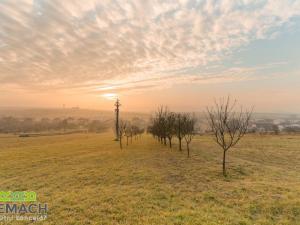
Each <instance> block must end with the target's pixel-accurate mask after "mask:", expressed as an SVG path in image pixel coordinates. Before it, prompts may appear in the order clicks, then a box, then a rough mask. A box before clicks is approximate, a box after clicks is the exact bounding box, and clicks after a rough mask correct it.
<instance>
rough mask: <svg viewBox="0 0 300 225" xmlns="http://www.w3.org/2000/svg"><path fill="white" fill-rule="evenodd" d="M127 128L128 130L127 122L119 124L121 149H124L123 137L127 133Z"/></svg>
mask: <svg viewBox="0 0 300 225" xmlns="http://www.w3.org/2000/svg"><path fill="white" fill-rule="evenodd" d="M126 128H127V122H125V121H123V120H121V121H120V123H119V143H120V148H121V149H122V148H123V145H122V139H123V136H124V134H125V132H126Z"/></svg>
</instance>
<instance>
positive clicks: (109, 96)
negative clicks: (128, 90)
mask: <svg viewBox="0 0 300 225" xmlns="http://www.w3.org/2000/svg"><path fill="white" fill-rule="evenodd" d="M101 96H102V97H103V98H105V99H107V100H115V99H117V98H118V94H116V93H105V94H102V95H101Z"/></svg>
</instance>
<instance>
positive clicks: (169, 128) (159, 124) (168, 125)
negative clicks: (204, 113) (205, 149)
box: [147, 106, 196, 157]
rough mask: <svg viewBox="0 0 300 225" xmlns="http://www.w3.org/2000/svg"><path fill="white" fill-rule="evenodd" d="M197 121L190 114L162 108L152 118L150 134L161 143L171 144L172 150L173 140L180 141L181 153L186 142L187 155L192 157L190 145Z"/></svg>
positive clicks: (149, 127) (149, 128)
mask: <svg viewBox="0 0 300 225" xmlns="http://www.w3.org/2000/svg"><path fill="white" fill-rule="evenodd" d="M195 124H196V119H195V117H194V116H193V115H191V114H189V113H174V112H171V111H169V109H168V108H167V107H164V106H161V107H159V108H158V110H157V111H156V113H155V115H154V116H153V117H152V118H151V121H150V125H149V126H148V129H147V130H148V133H151V134H152V135H153V137H155V138H156V139H157V140H158V141H159V142H161V143H162V144H164V145H167V142H168V144H169V147H170V148H172V140H173V138H174V137H175V138H177V139H178V143H179V145H178V146H179V151H182V141H183V140H185V143H186V149H187V155H188V157H189V156H190V143H191V141H192V139H193V137H194V135H195Z"/></svg>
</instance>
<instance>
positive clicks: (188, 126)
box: [183, 114, 196, 157]
mask: <svg viewBox="0 0 300 225" xmlns="http://www.w3.org/2000/svg"><path fill="white" fill-rule="evenodd" d="M195 124H196V118H195V117H193V116H191V115H190V114H186V115H185V116H184V119H183V133H184V139H185V142H186V149H187V154H188V157H190V143H191V142H192V140H193V138H194V135H195Z"/></svg>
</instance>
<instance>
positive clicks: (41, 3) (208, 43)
mask: <svg viewBox="0 0 300 225" xmlns="http://www.w3.org/2000/svg"><path fill="white" fill-rule="evenodd" d="M299 59H300V0H237V1H233V0H85V1H82V0H72V1H71V0H64V1H61V0H0V106H14V107H15V106H20V107H56V108H57V107H62V106H63V105H65V106H66V107H74V106H78V107H81V108H92V109H103V110H109V109H112V107H113V104H114V101H115V99H116V98H117V97H118V98H120V100H121V102H122V109H124V110H126V111H151V110H153V109H155V108H156V107H157V106H159V105H167V106H169V108H171V109H173V110H176V111H201V110H204V109H205V107H206V106H208V105H210V104H211V103H212V102H213V101H214V99H218V98H220V97H223V96H227V95H230V96H231V97H232V98H236V99H237V100H238V101H239V102H240V103H241V104H243V105H245V106H254V107H255V110H256V111H257V112H276V113H300V63H299Z"/></svg>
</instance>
